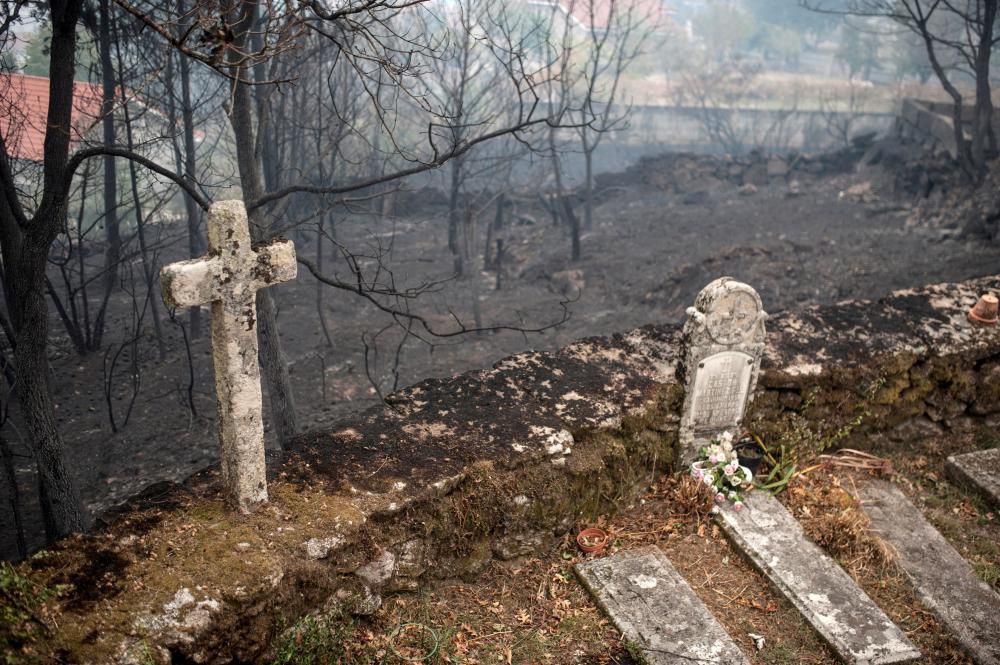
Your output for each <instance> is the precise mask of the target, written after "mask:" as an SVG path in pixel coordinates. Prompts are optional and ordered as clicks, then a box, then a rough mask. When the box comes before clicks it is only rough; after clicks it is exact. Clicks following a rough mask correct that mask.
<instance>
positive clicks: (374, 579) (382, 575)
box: [354, 550, 396, 587]
mask: <svg viewBox="0 0 1000 665" xmlns="http://www.w3.org/2000/svg"><path fill="white" fill-rule="evenodd" d="M395 572H396V555H395V554H393V553H392V552H390V551H389V550H382V553H381V554H379V555H378V556H377V557H375V558H374V559H372V560H371V561H369V562H368V563H366V564H365V565H363V566H361V567H360V568H358V569H357V570H355V571H354V574H355V575H357V576H358V577H360V578H361V579H363V580H364V581H365V582H366V583H367V584H369V585H370V586H373V587H377V586H380V585H382V584H385V583H386V582H388V581H389V578H391V577H392V576H393V575H394V574H395Z"/></svg>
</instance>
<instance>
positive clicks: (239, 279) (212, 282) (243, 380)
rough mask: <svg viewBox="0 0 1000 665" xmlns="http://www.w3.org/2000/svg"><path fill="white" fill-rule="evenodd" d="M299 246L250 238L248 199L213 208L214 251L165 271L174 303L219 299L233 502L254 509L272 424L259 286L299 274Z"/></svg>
mask: <svg viewBox="0 0 1000 665" xmlns="http://www.w3.org/2000/svg"><path fill="white" fill-rule="evenodd" d="M295 274H296V263H295V246H294V245H293V244H292V243H291V242H290V241H287V240H276V241H274V242H272V243H270V244H268V245H264V246H262V247H256V248H252V247H251V246H250V228H249V225H248V224H247V212H246V207H245V206H244V205H243V202H242V201H220V202H218V203H215V204H213V205H212V207H211V208H210V209H209V211H208V254H207V255H206V256H203V257H201V258H199V259H192V260H190V261H180V262H178V263H172V264H170V265H168V266H164V267H163V269H162V270H161V271H160V287H161V290H162V291H163V300H164V302H166V303H167V304H168V305H171V306H174V307H196V306H199V305H205V304H207V303H212V357H213V364H214V366H215V393H216V400H217V403H218V413H219V443H220V445H221V448H222V482H223V486H224V488H225V492H226V498H227V500H228V501H229V503H230V504H231V505H232V506H233V507H234V508H236V509H237V510H239V511H240V512H244V513H246V512H250V511H251V510H253V508H254V507H255V506H256V505H257V504H259V503H262V502H264V501H267V477H266V469H265V466H264V426H263V422H262V411H263V409H262V404H261V389H260V366H259V365H258V364H257V308H256V305H255V300H254V299H255V296H256V293H257V291H258V290H259V289H263V288H265V287H267V286H270V285H272V284H277V283H279V282H287V281H289V280H291V279H294V278H295Z"/></svg>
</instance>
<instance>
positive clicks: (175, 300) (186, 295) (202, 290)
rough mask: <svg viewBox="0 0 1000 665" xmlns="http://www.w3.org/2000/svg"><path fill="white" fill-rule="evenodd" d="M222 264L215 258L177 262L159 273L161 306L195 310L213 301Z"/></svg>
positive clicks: (215, 296) (205, 257) (164, 267)
mask: <svg viewBox="0 0 1000 665" xmlns="http://www.w3.org/2000/svg"><path fill="white" fill-rule="evenodd" d="M221 268H222V262H221V260H220V259H219V257H217V256H212V257H207V256H203V257H201V258H199V259H191V260H189V261H178V262H177V263H171V264H170V265H166V266H163V268H161V269H160V291H161V292H162V293H163V302H165V303H166V304H167V305H169V306H171V307H196V306H198V305H207V304H208V303H210V302H211V301H213V300H215V299H216V298H217V297H218V295H217V289H218V284H219V278H218V275H219V273H220V271H221Z"/></svg>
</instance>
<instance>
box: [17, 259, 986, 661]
mask: <svg viewBox="0 0 1000 665" xmlns="http://www.w3.org/2000/svg"><path fill="white" fill-rule="evenodd" d="M987 290H992V291H994V292H996V291H998V290H1000V278H998V277H989V278H983V279H979V280H975V281H970V282H966V283H962V284H946V285H936V286H930V287H926V288H922V289H915V290H910V291H902V292H897V293H894V294H892V295H890V296H888V297H886V298H884V299H882V300H879V301H877V302H846V303H841V304H838V305H835V306H829V307H814V308H809V309H804V310H798V311H795V312H787V313H783V314H779V315H776V316H774V317H773V318H772V319H771V320H770V321H769V322H768V324H767V327H768V333H769V334H768V349H767V351H766V353H765V357H764V360H763V364H762V376H761V379H760V384H759V386H758V390H757V398H756V400H755V402H754V404H753V407H752V410H753V422H754V423H755V424H756V427H757V428H758V429H759V431H760V432H761V433H762V434H763V436H764V437H765V440H768V441H772V442H773V441H777V440H779V439H783V438H784V439H788V438H789V437H791V438H792V439H794V440H796V441H798V442H799V444H800V445H803V446H812V447H815V448H819V447H822V446H825V445H836V444H838V443H840V442H842V441H843V440H844V439H845V437H848V436H850V437H852V445H854V446H859V445H864V444H865V442H866V441H872V440H873V437H884V436H891V437H895V438H896V439H900V440H904V441H907V440H909V441H912V440H913V437H914V432H917V431H919V430H920V429H921V428H945V427H960V426H963V424H964V423H967V422H970V421H974V420H982V419H989V418H992V419H994V420H996V419H997V417H998V414H1000V331H998V329H996V328H977V327H973V326H972V325H971V324H970V323H969V322H968V321H967V320H966V312H967V311H968V309H969V308H970V307H971V306H972V304H973V303H974V302H975V300H976V298H977V297H978V295H979V294H980V293H981V292H984V291H987ZM762 295H763V297H764V300H765V306H766V299H767V294H766V293H765V294H762ZM679 339H680V329H679V326H676V325H669V326H650V327H645V328H641V329H638V330H634V331H631V332H628V333H625V334H621V335H615V336H613V337H610V338H595V339H587V340H582V341H580V342H577V343H575V344H572V345H570V346H568V347H566V348H564V349H562V350H561V351H558V352H555V353H524V354H519V355H516V356H512V357H510V358H507V359H505V360H502V361H500V362H499V363H497V364H496V365H495V366H493V367H492V368H489V369H486V370H482V371H479V372H472V373H468V374H465V375H462V376H460V377H457V378H455V379H451V380H427V381H423V382H421V383H419V384H417V385H415V386H413V387H411V388H408V389H406V390H403V391H400V392H398V393H396V394H394V395H392V396H391V397H390V399H389V400H388V403H387V404H385V405H384V406H381V407H377V408H374V409H372V410H369V411H367V412H365V413H363V414H360V415H358V416H357V417H354V418H351V419H349V420H347V421H345V422H342V423H341V424H340V425H339V426H338V427H336V428H333V429H331V430H329V431H319V432H312V433H308V434H305V435H303V436H301V437H299V438H298V439H297V440H296V441H295V442H294V443H293V444H292V445H291V446H290V449H289V450H288V451H287V452H286V453H285V454H284V455H283V456H282V458H280V459H277V458H276V459H272V460H269V475H270V476H271V485H270V487H271V496H272V502H271V503H270V504H269V505H268V506H265V507H263V508H262V509H260V510H258V511H257V512H256V513H255V514H254V515H252V516H249V517H244V516H238V515H233V514H231V513H229V512H228V511H226V510H225V509H224V508H223V503H222V500H221V497H220V496H219V492H218V488H217V482H216V471H214V470H207V471H205V472H203V473H201V474H199V475H197V476H195V477H194V478H192V479H191V480H190V481H189V482H188V483H186V485H185V486H183V487H166V488H156V489H154V490H153V491H150V492H148V493H147V494H146V496H144V497H140V498H137V499H136V500H135V501H134V502H132V504H131V505H129V506H126V507H124V508H123V509H122V510H121V511H119V513H118V514H117V516H116V517H115V519H114V520H113V522H112V523H111V524H110V525H109V526H107V527H105V528H104V529H102V530H101V531H99V532H97V533H94V534H91V535H88V536H81V537H78V538H73V539H69V540H67V541H65V542H63V543H61V544H60V545H58V546H57V547H55V548H53V549H52V550H51V551H49V552H46V553H43V554H42V555H41V556H39V557H36V558H34V559H32V560H29V561H28V562H25V563H24V564H22V566H21V568H20V570H21V571H22V572H24V573H25V574H27V575H28V576H30V577H31V578H32V579H34V580H36V581H38V582H39V583H43V584H46V585H49V586H53V585H56V584H68V585H73V586H75V588H70V589H69V590H67V591H65V592H64V595H63V597H62V599H61V601H60V612H61V614H59V616H58V622H57V625H58V629H56V632H55V633H54V635H53V636H52V638H51V640H49V643H50V648H52V649H53V650H61V653H62V656H61V657H62V659H63V660H64V661H67V662H90V663H106V662H119V663H150V662H153V663H165V662H170V661H171V659H173V660H174V661H175V662H199V663H222V662H255V661H261V660H262V659H264V658H265V655H266V651H267V648H268V644H269V642H270V641H271V640H272V639H273V638H274V637H275V636H277V635H278V634H280V632H281V631H282V630H283V629H285V628H286V627H287V626H289V625H290V623H291V622H293V621H294V620H295V619H296V618H297V617H298V616H301V615H302V614H304V613H306V612H308V611H311V610H314V609H317V608H323V607H325V608H327V609H334V608H336V609H342V610H344V611H348V612H354V613H364V612H371V611H373V610H374V609H375V608H377V607H378V604H379V603H380V598H381V596H382V595H383V594H385V593H389V592H394V591H399V590H406V589H412V588H415V587H417V586H418V585H419V584H420V583H421V580H424V579H427V578H429V577H454V576H467V577H471V576H474V575H475V574H476V573H477V572H478V571H479V570H481V569H482V567H483V566H484V565H485V564H486V563H487V562H488V561H489V560H490V559H491V558H492V557H499V558H505V559H506V558H512V557H516V556H520V555H524V554H530V553H533V552H537V551H540V550H543V549H545V548H547V547H549V546H550V545H551V544H552V543H553V542H554V541H555V539H556V538H558V537H561V535H562V534H564V533H565V532H566V531H568V530H570V529H572V528H573V527H574V526H577V525H579V524H581V523H583V522H585V521H586V520H587V519H588V518H591V517H593V516H595V515H597V514H600V513H602V512H606V511H611V510H614V509H615V508H616V507H619V506H621V505H625V504H626V502H628V501H629V500H630V499H632V498H633V497H634V496H635V495H636V494H637V493H638V492H639V491H641V490H642V489H643V488H644V487H646V486H647V485H648V484H649V482H650V481H651V480H652V479H653V478H654V477H655V474H657V473H659V472H663V471H669V470H671V469H672V468H673V464H674V456H675V454H676V445H677V434H678V422H679V410H680V408H681V405H682V403H683V389H682V387H681V384H680V383H679V382H678V381H677V375H678V369H679V368H678V359H679V358H680V357H681V354H680V352H679Z"/></svg>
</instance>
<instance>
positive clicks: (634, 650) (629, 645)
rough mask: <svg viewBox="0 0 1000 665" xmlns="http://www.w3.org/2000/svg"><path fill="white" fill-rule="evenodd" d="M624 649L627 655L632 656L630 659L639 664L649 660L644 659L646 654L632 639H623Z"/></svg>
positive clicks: (644, 663)
mask: <svg viewBox="0 0 1000 665" xmlns="http://www.w3.org/2000/svg"><path fill="white" fill-rule="evenodd" d="M625 651H627V652H628V655H629V656H631V657H632V660H634V661H635V662H636V663H638V664H639V665H647V663H648V662H649V661H648V660H646V654H644V653H643V652H642V647H640V646H639V645H638V644H636V643H635V642H633V641H632V640H625Z"/></svg>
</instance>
